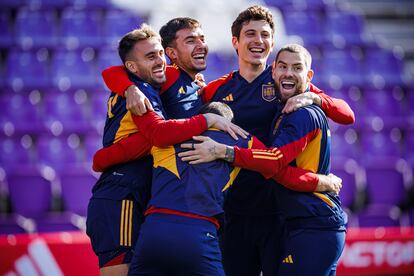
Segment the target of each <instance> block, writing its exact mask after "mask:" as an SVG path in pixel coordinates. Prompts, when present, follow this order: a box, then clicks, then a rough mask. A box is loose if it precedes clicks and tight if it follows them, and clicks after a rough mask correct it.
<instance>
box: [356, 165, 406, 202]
mask: <svg viewBox="0 0 414 276" xmlns="http://www.w3.org/2000/svg"><path fill="white" fill-rule="evenodd" d="M364 167H365V173H366V191H367V196H368V202H369V205H390V206H393V205H395V206H400V205H401V204H402V203H403V201H404V199H405V196H406V192H407V188H408V187H407V184H406V183H405V179H404V172H403V171H402V170H403V169H402V168H403V167H402V163H401V162H400V161H398V160H396V159H393V158H378V157H377V158H376V159H375V160H372V161H370V162H367V163H365V164H364ZM405 169H408V168H405Z"/></svg>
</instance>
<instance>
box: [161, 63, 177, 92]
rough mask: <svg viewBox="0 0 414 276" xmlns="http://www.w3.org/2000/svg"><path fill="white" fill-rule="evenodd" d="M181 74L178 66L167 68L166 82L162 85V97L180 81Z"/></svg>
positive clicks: (168, 66)
mask: <svg viewBox="0 0 414 276" xmlns="http://www.w3.org/2000/svg"><path fill="white" fill-rule="evenodd" d="M180 74H181V73H180V69H178V66H177V65H175V64H173V65H167V68H166V69H165V77H166V81H165V82H164V83H163V84H162V85H161V88H160V95H161V94H162V93H164V92H165V91H166V90H167V89H168V88H170V87H171V86H172V85H173V84H174V83H175V82H176V81H177V80H178V78H179V77H180Z"/></svg>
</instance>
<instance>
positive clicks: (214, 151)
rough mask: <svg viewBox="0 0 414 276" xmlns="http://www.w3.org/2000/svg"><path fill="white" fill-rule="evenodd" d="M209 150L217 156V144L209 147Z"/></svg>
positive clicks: (212, 154)
mask: <svg viewBox="0 0 414 276" xmlns="http://www.w3.org/2000/svg"><path fill="white" fill-rule="evenodd" d="M208 152H209V153H210V154H211V156H216V155H217V154H216V146H212V147H210V148H209V149H208Z"/></svg>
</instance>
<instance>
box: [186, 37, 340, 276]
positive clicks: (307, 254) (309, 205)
mask: <svg viewBox="0 0 414 276" xmlns="http://www.w3.org/2000/svg"><path fill="white" fill-rule="evenodd" d="M311 62H312V59H311V55H310V54H309V52H308V51H307V50H306V49H305V48H304V47H302V46H300V45H297V44H291V45H287V46H284V47H283V48H282V49H281V50H280V51H279V52H278V54H277V56H276V60H275V62H274V63H273V79H274V80H275V84H276V87H277V88H278V91H279V94H280V98H281V100H282V102H283V103H286V101H287V100H288V99H289V98H291V97H293V96H295V95H297V94H302V93H305V92H306V91H308V90H309V84H310V80H311V79H312V77H313V71H312V70H311ZM195 138H197V137H195ZM197 139H198V140H202V141H204V142H203V143H202V144H199V145H196V146H195V149H196V150H194V151H193V152H191V151H189V152H185V153H181V154H180V156H182V157H183V161H190V160H191V162H190V164H199V163H200V162H208V161H211V160H214V159H216V158H222V159H225V160H227V161H229V162H233V164H234V165H235V166H241V167H243V168H247V169H250V170H255V171H258V172H260V173H262V174H263V175H264V176H266V177H268V178H269V177H272V176H273V175H274V174H275V173H277V171H278V170H280V168H283V167H284V166H286V165H287V164H294V165H295V166H297V167H301V168H304V169H309V170H311V171H313V172H315V173H320V174H325V175H328V174H329V170H330V131H329V125H328V122H327V118H326V116H325V114H324V113H323V111H322V110H321V109H320V107H318V106H316V105H310V106H306V107H302V108H300V109H298V110H297V111H294V112H292V113H290V114H282V113H281V112H278V113H277V114H276V116H275V120H274V121H273V124H272V135H271V138H270V141H271V147H270V148H269V149H267V148H266V147H265V146H264V145H263V144H262V145H261V146H260V147H258V149H254V147H253V149H242V148H239V147H232V146H228V145H225V144H223V143H217V142H215V141H213V140H211V138H207V137H199V138H197ZM257 145H259V143H257V142H256V143H255V146H257ZM183 147H184V148H194V146H192V145H191V147H190V145H188V144H186V145H183ZM275 188H276V191H277V193H276V196H277V198H278V203H279V208H280V210H281V211H282V213H283V215H284V217H285V219H286V229H287V232H286V234H285V236H284V242H285V246H284V255H283V260H280V262H281V266H280V269H279V273H278V275H292V276H294V275H304V274H309V275H335V273H336V266H337V262H338V259H339V257H340V256H341V254H342V251H343V248H344V245H345V225H346V222H347V216H346V214H345V212H344V211H343V210H342V208H341V201H340V199H339V197H338V196H337V195H336V194H335V193H329V192H325V193H318V192H314V193H299V192H295V191H292V190H288V189H286V188H284V187H283V186H281V185H275ZM315 248H317V250H313V249H315Z"/></svg>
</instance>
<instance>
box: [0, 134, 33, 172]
mask: <svg viewBox="0 0 414 276" xmlns="http://www.w3.org/2000/svg"><path fill="white" fill-rule="evenodd" d="M28 140H31V138H30V137H29V136H27V137H26V136H24V138H23V137H20V136H18V137H7V138H5V137H0V166H1V167H3V168H4V169H5V170H6V172H8V173H10V172H13V171H15V170H16V169H17V168H18V167H19V166H20V165H22V164H33V163H34V161H35V151H34V148H33V146H32V145H31V144H30V143H31V141H28Z"/></svg>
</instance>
